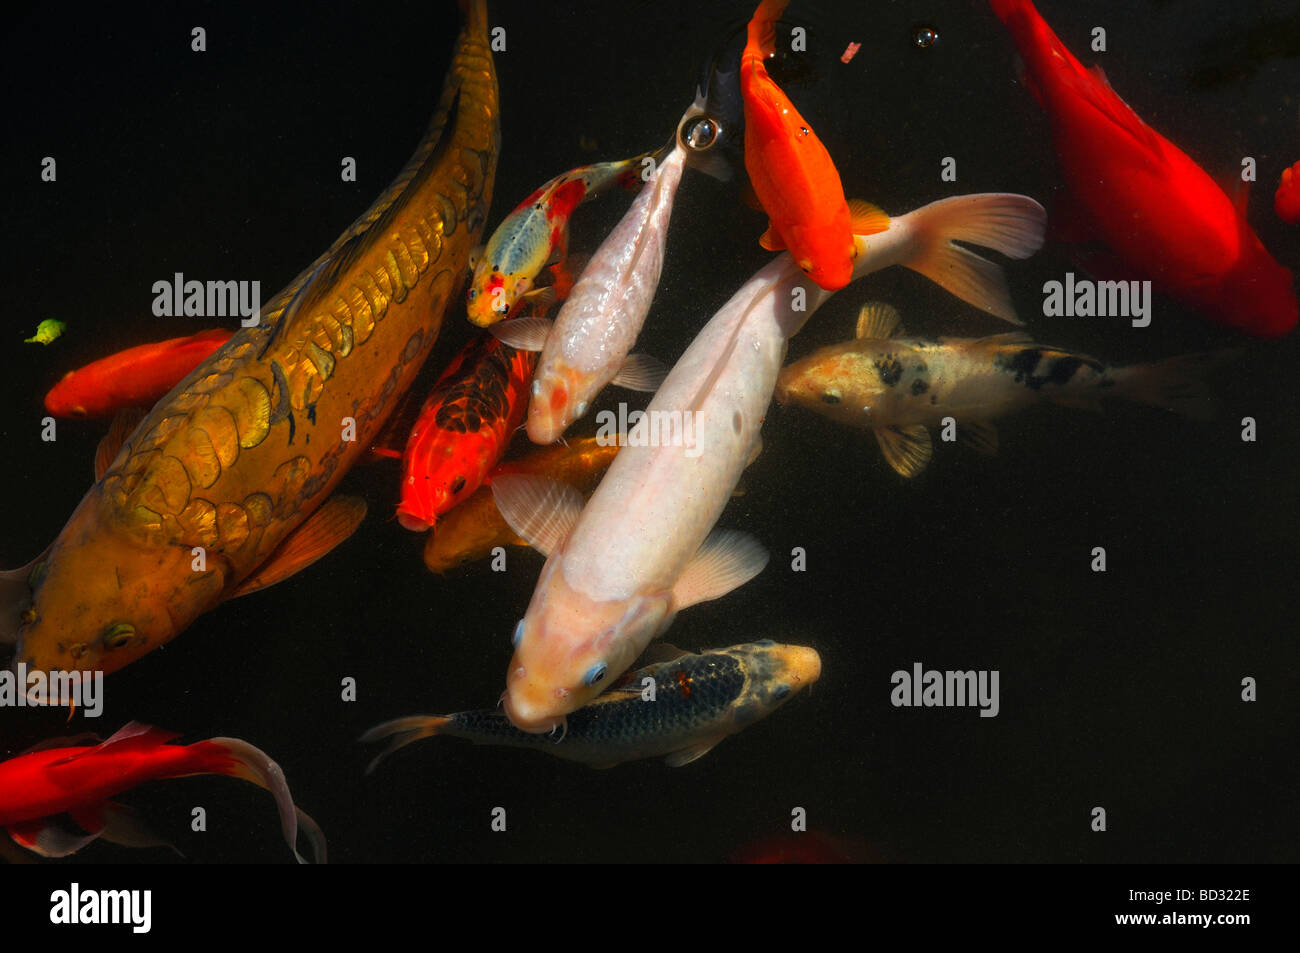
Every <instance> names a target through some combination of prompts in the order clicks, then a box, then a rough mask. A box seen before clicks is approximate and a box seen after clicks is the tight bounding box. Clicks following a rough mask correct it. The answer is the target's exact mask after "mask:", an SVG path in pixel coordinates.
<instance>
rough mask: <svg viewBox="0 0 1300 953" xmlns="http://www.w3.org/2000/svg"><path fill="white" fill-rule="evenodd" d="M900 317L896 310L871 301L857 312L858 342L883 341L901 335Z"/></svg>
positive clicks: (887, 305) (890, 306)
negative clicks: (865, 340) (864, 340)
mask: <svg viewBox="0 0 1300 953" xmlns="http://www.w3.org/2000/svg"><path fill="white" fill-rule="evenodd" d="M901 322H902V317H901V316H900V315H899V313H898V309H897V308H895V307H894V306H893V305H892V304H886V303H885V302H883V301H872V302H869V303H868V304H864V305H863V306H862V310H861V311H859V312H858V326H857V332H856V337H857V338H858V340H863V339H867V340H873V341H884V340H887V339H889V338H892V337H894V336H896V335H900V334H902V333H903V325H902V323H901Z"/></svg>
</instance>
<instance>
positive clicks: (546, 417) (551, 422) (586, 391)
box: [492, 145, 686, 444]
mask: <svg viewBox="0 0 1300 953" xmlns="http://www.w3.org/2000/svg"><path fill="white" fill-rule="evenodd" d="M685 159H686V154H685V152H684V150H683V149H682V147H681V146H680V145H677V146H674V147H673V150H672V151H671V152H670V153H669V154H668V156H667V158H665V159H664V161H663V162H661V163H659V164H658V166H657V167H656V168H655V171H654V173H653V174H652V175H651V177H650V179H649V180H648V181H647V182H646V185H645V187H644V188H643V189H642V190H641V193H640V194H639V195H638V196H637V197H636V200H635V201H634V202H633V203H632V207H631V208H630V209H628V211H627V214H625V215H624V216H623V218H622V220H620V221H619V223H618V225H617V226H616V227H615V228H614V230H613V231H612V232H610V233H609V235H608V237H606V239H605V241H604V242H602V243H601V246H600V248H599V249H597V250H596V253H595V254H594V255H593V256H592V257H591V261H590V262H588V264H587V267H586V268H585V269H583V272H582V276H581V277H580V278H579V279H578V281H577V283H576V284H575V285H574V286H573V291H572V293H571V294H570V295H569V299H568V300H567V301H566V302H565V303H564V306H563V307H562V308H561V309H560V313H559V314H558V315H556V317H555V322H554V324H552V323H551V322H550V321H548V320H546V319H545V318H521V319H517V320H515V321H512V322H510V323H509V324H498V325H494V326H493V328H492V332H493V333H494V334H496V335H497V337H499V338H500V339H501V340H502V341H504V342H505V343H506V344H508V345H510V346H511V347H513V348H517V349H518V350H524V351H541V352H542V353H541V356H540V357H539V358H538V360H537V370H536V371H535V372H534V374H533V389H532V399H531V400H530V401H529V404H528V416H527V419H526V423H527V427H528V437H529V439H530V440H532V441H533V442H534V443H542V444H547V443H554V442H555V441H556V440H558V439H559V438H560V437H561V436H562V435H563V434H564V431H565V429H566V428H568V426H569V424H571V423H573V421H575V420H577V419H578V418H579V417H581V416H582V415H583V414H585V413H586V412H587V408H588V406H589V405H590V403H591V401H592V400H593V399H594V398H595V396H596V395H597V394H599V393H600V392H601V390H603V389H604V387H605V385H606V384H610V383H614V384H618V385H620V386H623V387H627V388H629V389H632V390H640V391H653V390H655V389H656V388H657V387H658V386H659V383H660V381H662V380H663V376H664V369H663V367H662V365H660V364H659V362H658V361H656V360H655V359H654V358H651V357H648V356H647V355H644V354H630V352H631V350H632V345H634V344H635V343H636V339H637V335H639V334H640V333H641V327H642V326H643V325H644V324H645V319H646V315H647V314H649V313H650V302H651V301H652V300H653V299H654V296H655V291H656V290H657V289H658V287H659V275H660V272H661V271H662V270H663V264H664V243H665V241H666V239H667V237H668V220H669V218H670V217H671V216H672V212H673V200H674V198H675V197H676V195H677V186H678V184H679V183H680V182H681V180H682V169H683V167H684V164H685Z"/></svg>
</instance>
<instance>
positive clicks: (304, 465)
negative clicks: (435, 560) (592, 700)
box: [0, 0, 500, 672]
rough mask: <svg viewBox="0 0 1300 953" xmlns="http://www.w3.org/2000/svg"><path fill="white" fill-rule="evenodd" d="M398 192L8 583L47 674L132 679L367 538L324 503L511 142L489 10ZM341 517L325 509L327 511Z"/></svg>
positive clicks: (402, 374) (205, 377)
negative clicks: (210, 614)
mask: <svg viewBox="0 0 1300 953" xmlns="http://www.w3.org/2000/svg"><path fill="white" fill-rule="evenodd" d="M466 6H467V10H468V12H467V17H466V23H465V25H464V27H463V28H462V30H461V33H460V37H459V39H458V40H457V43H456V47H455V51H454V55H453V60H452V65H451V68H450V70H449V71H448V75H447V79H446V81H445V84H444V87H443V92H442V96H441V100H440V102H439V104H438V109H437V111H436V113H435V114H434V118H433V120H432V122H431V124H430V126H429V130H428V132H427V133H426V135H425V137H424V139H423V140H422V141H421V143H420V145H419V147H418V148H417V149H416V151H415V154H414V156H412V158H411V160H410V161H409V162H408V163H407V165H406V167H405V168H404V169H403V170H402V172H401V173H400V174H399V175H398V177H397V178H396V180H395V181H394V182H393V183H392V185H391V186H389V188H388V190H387V191H386V192H385V193H384V194H383V195H382V196H380V198H379V199H378V200H377V201H376V202H375V203H374V205H372V206H371V207H370V209H369V210H368V211H366V212H365V213H364V214H363V215H362V216H361V217H360V218H359V219H357V221H356V222H354V223H353V225H352V226H351V227H350V228H349V229H348V230H347V231H346V232H344V233H343V235H342V236H340V237H339V239H338V240H337V241H336V242H335V243H334V245H333V246H332V247H331V248H330V249H329V250H328V251H327V252H326V253H325V254H324V255H322V256H321V257H320V258H319V259H317V261H316V262H315V263H313V265H312V266H310V267H309V268H307V269H306V270H305V271H304V272H303V273H302V274H301V275H299V276H298V278H297V279H296V280H295V281H294V283H293V284H292V285H291V286H290V287H289V288H288V289H286V290H285V291H283V292H281V294H280V295H279V296H278V297H277V298H276V299H275V300H274V301H273V302H271V303H270V304H269V305H268V306H267V308H266V309H265V310H264V311H263V312H262V315H261V321H260V323H259V324H258V325H257V326H256V327H253V328H247V329H244V330H241V331H240V332H239V333H238V334H236V335H235V336H234V337H233V338H232V339H231V340H230V341H229V342H228V343H227V344H226V345H225V346H224V347H222V348H221V349H220V350H219V351H217V352H216V353H215V354H213V355H212V357H210V358H209V359H208V360H206V361H205V362H204V363H203V364H201V365H199V367H198V368H196V369H195V370H194V371H193V372H192V373H191V374H190V375H189V376H188V377H187V378H185V380H183V381H182V382H181V383H180V384H179V385H177V387H176V388H175V389H173V390H172V392H171V393H170V394H169V395H168V396H167V397H166V398H164V399H163V402H161V403H160V404H158V405H157V406H155V407H154V409H153V411H152V412H151V413H150V414H149V415H148V416H147V417H146V418H145V419H144V421H143V422H142V423H141V424H140V426H139V427H138V428H136V429H135V430H134V432H132V433H130V435H129V436H128V437H127V438H126V441H125V443H124V445H123V446H122V448H121V450H120V452H119V453H117V455H116V457H115V458H113V459H112V462H111V464H109V465H108V468H107V471H106V472H104V473H103V474H101V475H100V479H99V480H98V482H96V484H95V485H94V486H93V487H92V488H91V490H90V492H88V493H87V494H86V496H85V498H84V499H83V500H82V501H81V504H80V505H79V506H78V507H77V509H76V511H75V512H74V513H73V515H72V518H71V519H70V520H69V521H68V524H67V525H66V526H65V527H64V529H63V531H62V532H61V533H60V534H59V536H58V538H57V539H56V540H55V541H54V543H53V545H51V547H50V548H49V549H48V550H46V552H45V553H44V554H43V555H42V556H41V557H40V558H39V559H38V560H36V561H35V562H34V563H33V564H31V565H30V566H29V567H25V569H24V570H17V571H15V572H11V573H8V574H6V576H7V578H5V579H0V605H5V604H9V605H10V606H11V608H10V614H11V616H13V618H12V619H10V620H4V621H9V622H11V623H14V624H12V625H8V626H6V625H0V638H5V637H6V636H7V638H8V639H9V640H13V641H16V644H17V649H16V653H15V660H16V661H21V662H25V663H26V664H27V667H28V669H40V670H53V669H82V670H84V669H100V670H103V671H105V672H111V671H115V670H117V669H119V668H122V667H123V666H124V665H127V664H128V663H130V662H132V661H134V660H135V659H138V658H139V657H140V656H142V655H144V654H145V653H147V652H150V651H152V650H153V649H155V648H157V647H158V646H160V645H163V644H165V643H166V642H168V641H170V640H171V639H173V638H174V637H175V636H176V635H177V634H179V633H180V632H182V631H183V630H184V629H185V628H186V627H187V626H189V625H190V623H192V622H193V621H194V620H195V619H196V618H198V616H200V615H202V614H203V613H204V612H206V611H208V610H209V609H211V608H213V607H214V606H216V605H218V604H219V603H221V602H222V601H224V600H225V599H228V598H230V597H232V596H235V595H242V594H243V593H246V592H252V591H255V590H257V589H260V588H264V587H266V586H268V585H271V584H272V583H274V582H277V581H279V580H281V579H284V578H285V577H287V576H289V575H291V574H292V573H294V572H296V571H298V570H299V569H302V568H303V567H305V566H307V565H309V564H310V563H312V562H313V561H315V560H316V559H318V558H319V557H320V556H322V555H323V554H324V553H326V552H328V551H329V550H330V549H331V548H333V547H334V546H336V545H337V544H338V543H340V542H342V540H344V539H346V538H347V536H348V535H350V533H351V532H352V531H353V530H354V529H355V528H356V526H357V524H358V523H359V522H360V520H361V518H362V516H364V513H365V504H364V503H363V502H361V501H359V500H356V501H350V500H342V499H336V500H331V501H329V502H328V503H327V502H325V501H326V499H327V498H328V497H329V495H330V493H331V491H332V490H333V489H334V487H335V485H336V484H337V483H338V482H339V480H341V479H342V477H343V475H344V474H345V473H346V472H347V471H348V469H349V468H350V467H351V466H352V464H353V463H355V462H356V460H357V459H358V457H360V456H361V455H362V454H363V453H364V452H365V450H366V448H367V447H369V446H370V443H371V440H372V438H373V437H374V436H375V435H376V434H377V432H378V431H379V429H380V428H381V427H382V425H383V423H384V421H385V419H386V418H387V417H388V416H389V414H390V413H391V412H392V410H393V408H394V407H395V406H396V404H397V402H398V400H399V398H400V397H401V396H402V395H403V393H404V392H405V391H406V389H407V388H408V387H409V386H410V384H411V382H412V380H413V379H414V377H415V374H416V372H417V370H418V369H419V367H420V365H421V364H422V363H423V361H424V359H425V357H426V356H427V355H428V353H429V350H430V348H432V346H433V343H434V341H435V340H436V338H437V336H438V331H439V328H440V327H441V323H442V317H443V314H444V312H445V310H446V308H447V305H448V303H450V302H451V301H453V300H456V299H457V296H458V295H460V294H461V293H462V292H463V287H464V284H463V282H464V280H465V276H466V274H467V272H468V265H469V255H470V250H471V249H472V248H474V247H475V246H476V245H478V244H479V242H480V241H481V237H482V231H483V223H484V220H485V218H486V213H487V209H488V205H489V203H490V202H491V194H492V183H493V179H494V176H495V172H496V163H497V154H498V151H499V148H498V147H499V140H500V117H499V111H498V105H497V80H496V73H495V69H494V66H493V62H492V56H491V53H490V52H489V49H488V38H487V11H486V3H485V0H473V2H471V3H469V4H467V5H466ZM322 504H324V505H322Z"/></svg>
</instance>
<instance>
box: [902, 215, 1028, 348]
mask: <svg viewBox="0 0 1300 953" xmlns="http://www.w3.org/2000/svg"><path fill="white" fill-rule="evenodd" d="M898 225H905V227H906V228H907V229H908V230H909V232H910V239H911V253H910V255H908V257H907V258H906V259H905V260H904V261H903V262H902V264H904V265H906V266H907V267H908V268H911V269H912V270H913V271H917V272H920V273H921V274H923V275H925V277H927V278H929V279H930V280H931V281H933V282H935V283H936V284H938V285H939V286H940V287H942V288H944V289H946V290H948V291H950V292H952V293H953V294H955V295H956V296H957V297H959V298H961V299H962V300H963V301H967V302H969V303H971V304H973V305H974V306H975V307H977V308H979V309H980V310H982V311H987V312H988V313H989V314H992V315H995V316H997V317H999V318H1002V319H1003V320H1004V321H1010V322H1011V323H1012V324H1022V323H1023V322H1022V321H1021V320H1020V319H1019V318H1017V317H1016V309H1015V306H1014V305H1013V304H1012V303H1011V293H1010V291H1009V290H1008V289H1007V281H1006V276H1005V275H1003V273H1002V268H1001V267H999V266H998V265H996V264H994V263H993V262H991V261H989V260H988V259H987V258H981V257H980V256H979V255H977V254H975V253H974V252H973V251H970V250H969V249H967V248H962V247H961V246H960V245H955V244H953V243H954V242H957V241H960V242H969V243H971V244H972V245H982V246H984V247H985V248H992V249H993V250H994V251H996V252H1001V253H1002V254H1003V255H1006V256H1007V257H1008V258H1028V257H1029V256H1030V255H1032V254H1033V253H1034V252H1036V251H1038V249H1039V248H1041V247H1042V245H1043V236H1044V234H1045V232H1046V229H1047V213H1046V212H1045V211H1044V210H1043V207H1042V206H1041V205H1039V204H1038V203H1037V202H1035V201H1034V200H1033V199H1031V198H1029V197H1028V196H1027V195H1013V194H1010V193H1003V192H991V193H985V194H979V195H955V196H953V197H952V198H947V199H940V200H939V201H938V202H931V203H930V204H929V205H926V206H923V207H921V208H919V209H917V210H916V211H914V212H909V213H908V214H907V215H904V216H902V217H901V218H900V219H896V220H895V226H898Z"/></svg>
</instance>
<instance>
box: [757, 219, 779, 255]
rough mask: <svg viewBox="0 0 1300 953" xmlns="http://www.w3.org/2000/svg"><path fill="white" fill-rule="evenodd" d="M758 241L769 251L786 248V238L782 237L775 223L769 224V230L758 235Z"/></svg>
mask: <svg viewBox="0 0 1300 953" xmlns="http://www.w3.org/2000/svg"><path fill="white" fill-rule="evenodd" d="M758 243H759V244H760V245H762V246H763V247H764V248H766V249H767V250H768V251H784V250H785V239H784V238H782V237H781V233H780V232H778V231H777V230H776V226H775V225H768V227H767V231H765V232H764V233H763V234H762V235H760V236H759V237H758Z"/></svg>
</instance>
